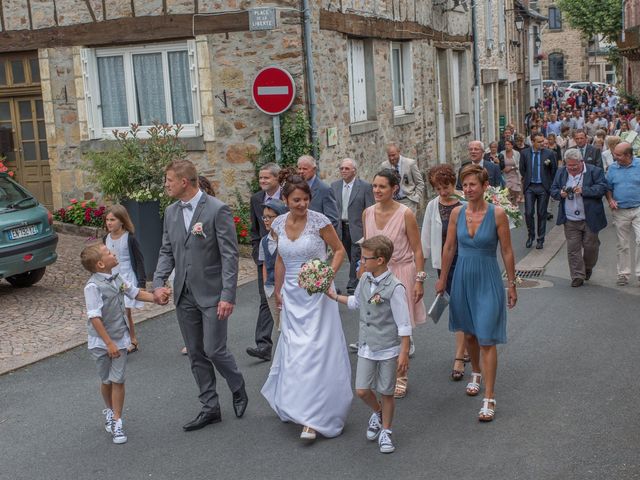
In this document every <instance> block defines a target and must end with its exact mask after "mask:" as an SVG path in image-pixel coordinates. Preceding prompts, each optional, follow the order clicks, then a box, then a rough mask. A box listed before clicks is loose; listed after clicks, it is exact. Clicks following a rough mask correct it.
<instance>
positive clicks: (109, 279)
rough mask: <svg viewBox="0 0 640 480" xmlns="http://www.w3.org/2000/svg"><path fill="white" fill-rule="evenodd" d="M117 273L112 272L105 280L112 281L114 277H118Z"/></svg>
mask: <svg viewBox="0 0 640 480" xmlns="http://www.w3.org/2000/svg"><path fill="white" fill-rule="evenodd" d="M118 275H119V274H118V273H114V274H113V275H111V276H110V277H107V278H106V280H107V282H113V281H114V280H115V279H116V278H118Z"/></svg>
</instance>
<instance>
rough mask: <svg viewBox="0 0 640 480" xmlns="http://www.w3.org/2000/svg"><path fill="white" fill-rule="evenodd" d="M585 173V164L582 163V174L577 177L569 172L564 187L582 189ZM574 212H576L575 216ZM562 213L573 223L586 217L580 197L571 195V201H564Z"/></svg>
mask: <svg viewBox="0 0 640 480" xmlns="http://www.w3.org/2000/svg"><path fill="white" fill-rule="evenodd" d="M586 171H587V164H586V163H583V167H582V172H580V173H579V174H578V175H576V176H573V175H571V174H570V173H569V172H567V173H569V174H568V175H567V183H566V185H565V186H567V187H573V188H576V187H582V180H583V178H584V174H585V172H586ZM576 212H578V213H577V214H576ZM564 213H565V215H566V216H567V220H572V221H574V222H578V221H580V220H584V219H585V218H586V217H585V215H584V201H583V200H582V195H576V194H574V195H573V200H569V198H565V199H564Z"/></svg>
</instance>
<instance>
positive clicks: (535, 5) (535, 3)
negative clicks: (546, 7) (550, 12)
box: [529, 0, 540, 13]
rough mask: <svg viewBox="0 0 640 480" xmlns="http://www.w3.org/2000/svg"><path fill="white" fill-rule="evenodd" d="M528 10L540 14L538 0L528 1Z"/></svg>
mask: <svg viewBox="0 0 640 480" xmlns="http://www.w3.org/2000/svg"><path fill="white" fill-rule="evenodd" d="M529 9H531V10H534V11H536V12H538V13H540V7H539V6H538V0H529Z"/></svg>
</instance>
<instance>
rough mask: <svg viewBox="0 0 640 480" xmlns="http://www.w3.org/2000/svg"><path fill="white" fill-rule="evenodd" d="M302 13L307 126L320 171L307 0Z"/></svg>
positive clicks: (309, 16) (309, 10) (303, 3)
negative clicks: (307, 112)
mask: <svg viewBox="0 0 640 480" xmlns="http://www.w3.org/2000/svg"><path fill="white" fill-rule="evenodd" d="M302 11H303V12H304V13H303V14H304V44H303V45H304V47H303V48H304V55H305V59H306V73H307V74H306V75H305V76H306V79H307V102H308V104H309V124H310V126H311V144H312V149H313V150H312V154H313V158H315V159H316V161H317V162H318V171H320V158H319V151H318V119H317V102H316V82H315V79H314V77H313V51H312V49H311V7H310V6H309V0H302Z"/></svg>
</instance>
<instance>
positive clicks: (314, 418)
mask: <svg viewBox="0 0 640 480" xmlns="http://www.w3.org/2000/svg"><path fill="white" fill-rule="evenodd" d="M281 175H282V176H287V175H288V177H287V181H286V183H285V184H284V185H283V187H282V195H283V198H284V201H285V203H286V204H287V206H288V207H289V213H285V214H284V215H280V216H279V217H277V218H276V219H275V220H274V221H273V223H272V224H271V228H272V230H273V231H274V232H275V234H276V235H277V239H278V257H277V260H276V266H275V295H276V305H277V306H278V308H281V313H280V329H281V332H280V337H279V339H278V345H277V347H276V352H275V355H274V357H273V363H272V365H271V370H270V372H269V377H268V378H267V381H266V382H265V384H264V386H263V387H262V395H264V397H265V398H266V399H267V401H268V402H269V405H271V408H273V410H275V412H276V413H277V414H278V416H279V417H280V419H281V420H282V421H285V422H295V423H297V424H299V425H303V427H304V428H303V429H302V433H301V434H300V438H302V439H303V440H314V439H315V438H316V432H317V433H320V434H321V435H323V436H325V437H336V436H338V435H340V434H341V433H342V429H343V428H344V423H345V419H346V417H347V413H348V412H349V408H350V406H351V400H352V398H353V393H352V391H351V365H350V363H349V354H348V353H347V348H346V343H345V339H344V332H343V331H342V322H341V320H340V313H339V312H338V304H337V303H336V302H334V301H333V300H331V299H330V298H329V297H327V296H326V295H323V294H321V293H316V294H313V295H309V294H308V293H307V292H306V291H305V290H304V289H302V288H301V287H300V286H299V285H298V273H299V271H300V267H301V266H302V264H303V263H305V262H307V261H308V260H311V259H314V258H319V259H322V260H325V259H326V258H327V245H328V246H329V247H331V249H332V250H333V252H334V256H333V259H332V260H331V267H332V268H333V270H334V271H338V269H339V268H340V265H341V264H342V261H343V260H344V256H345V250H344V247H343V246H342V242H341V241H340V239H339V238H338V235H337V233H336V231H335V230H334V228H333V226H332V225H331V221H330V220H329V219H328V218H327V217H325V216H324V215H323V214H321V213H318V212H314V211H312V210H309V203H310V201H311V191H310V188H309V185H308V184H307V182H305V181H304V180H303V179H302V178H301V177H299V176H297V175H289V172H284V173H282V172H281ZM281 178H282V177H281Z"/></svg>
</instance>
